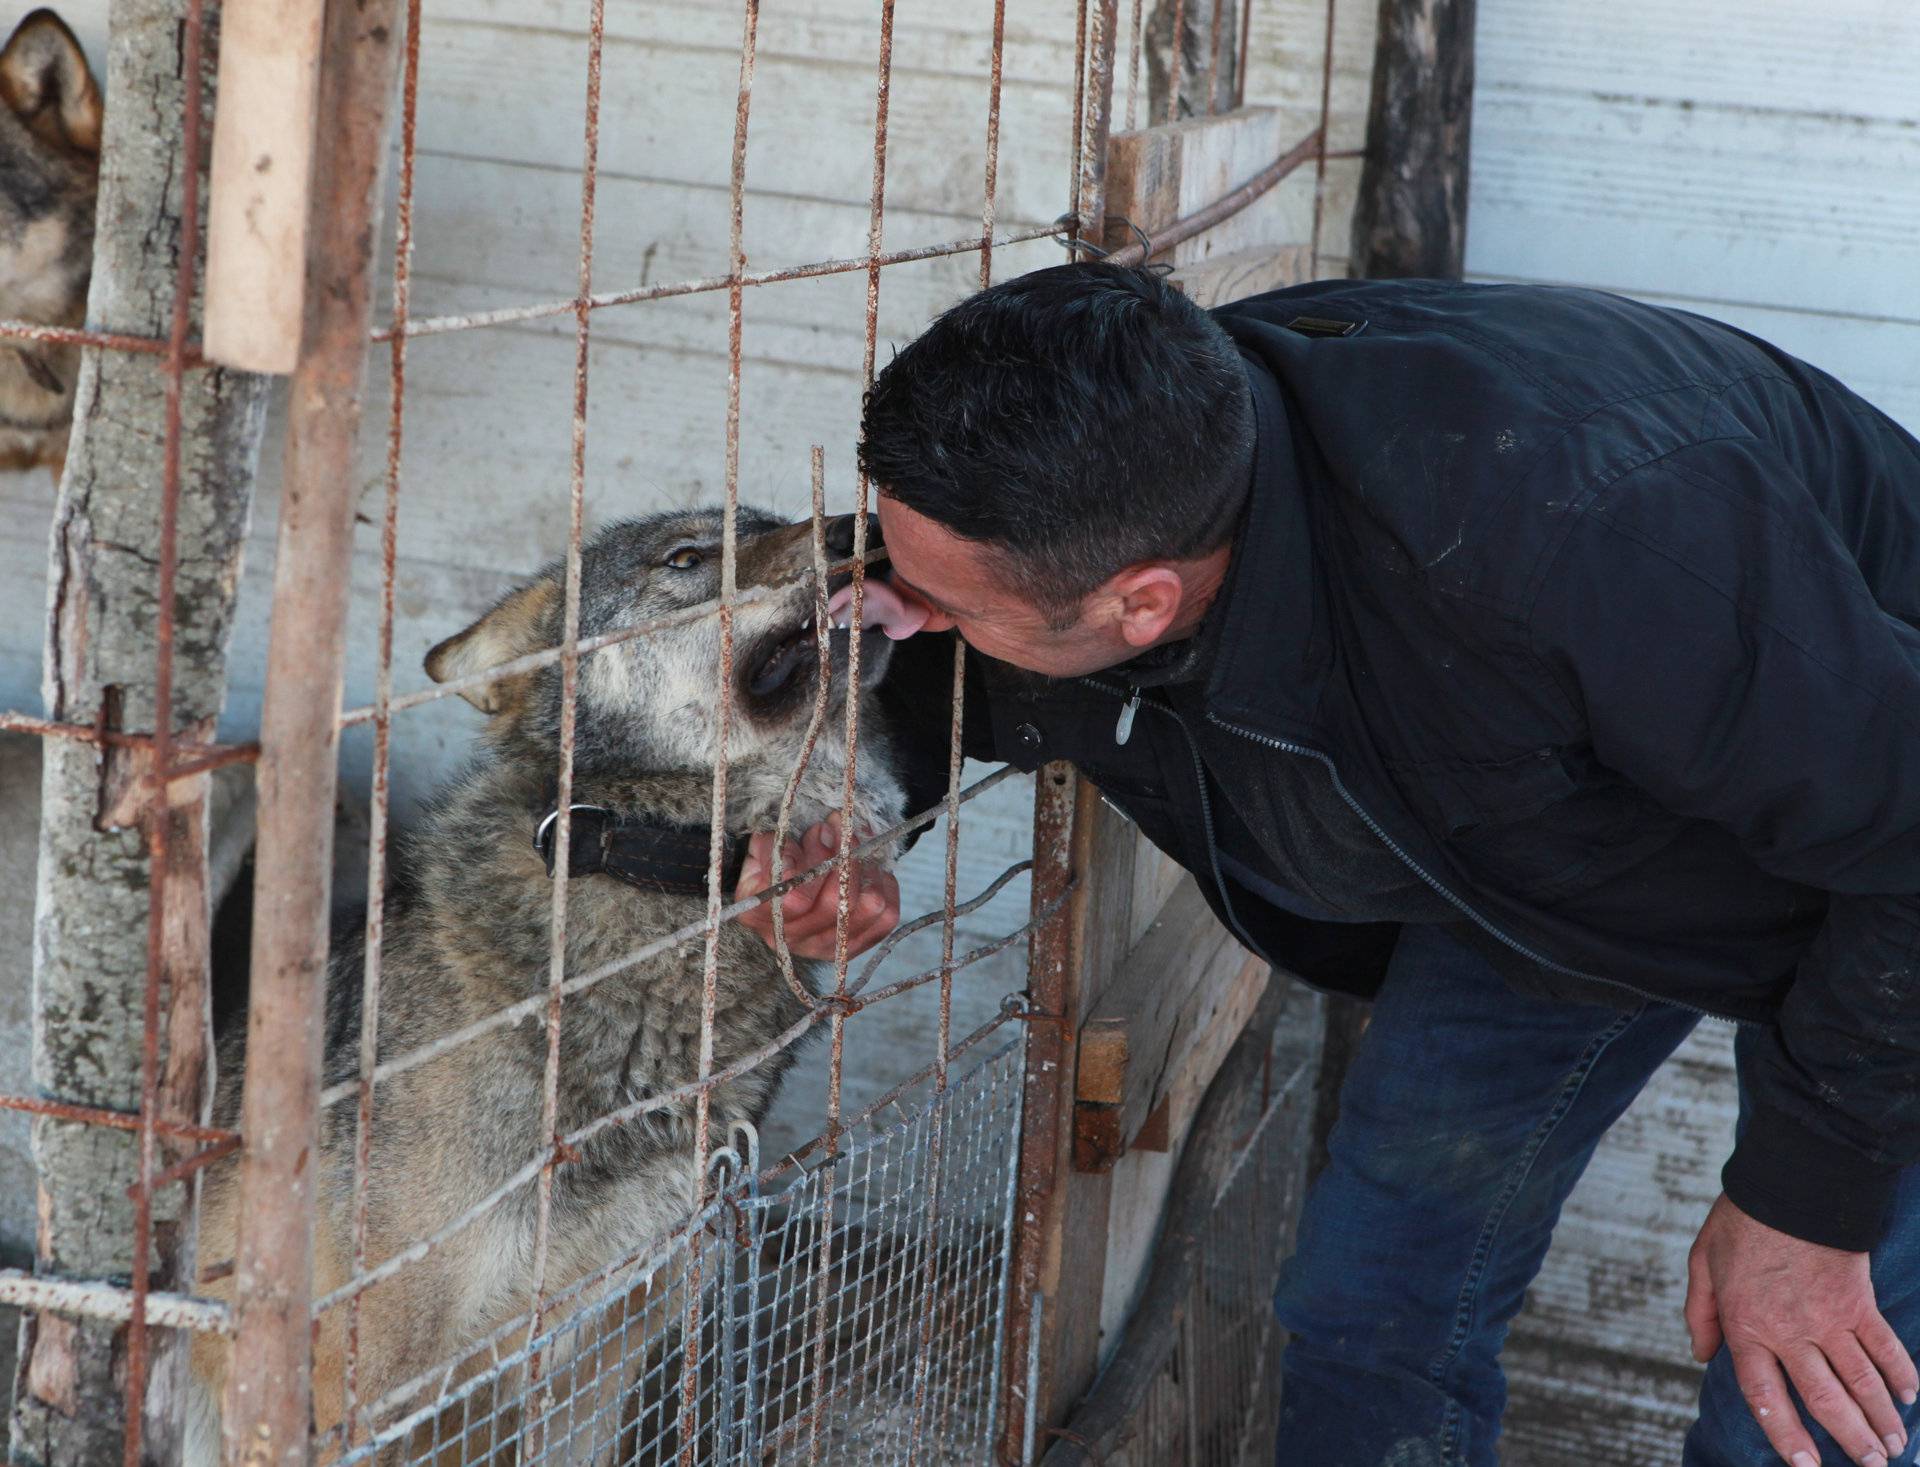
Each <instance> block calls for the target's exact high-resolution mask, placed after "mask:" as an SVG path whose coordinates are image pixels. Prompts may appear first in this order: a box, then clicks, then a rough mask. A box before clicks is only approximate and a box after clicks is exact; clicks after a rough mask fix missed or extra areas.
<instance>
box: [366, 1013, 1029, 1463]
mask: <svg viewBox="0 0 1920 1467" xmlns="http://www.w3.org/2000/svg"><path fill="white" fill-rule="evenodd" d="M1020 1080H1021V1064H1020V1055H1019V1049H1018V1046H1017V1045H1007V1046H1005V1047H1003V1048H1002V1049H1001V1050H1000V1051H999V1052H998V1053H997V1054H995V1055H993V1056H992V1057H990V1058H989V1059H987V1060H985V1061H984V1062H982V1063H981V1064H980V1065H978V1066H976V1067H975V1068H974V1069H973V1070H972V1071H970V1072H969V1073H968V1074H967V1075H966V1076H965V1077H963V1078H961V1079H959V1080H958V1081H957V1082H956V1083H954V1084H953V1085H952V1086H951V1087H950V1088H949V1089H948V1090H947V1091H946V1092H945V1093H944V1094H943V1095H941V1096H939V1097H938V1098H937V1099H935V1100H934V1101H933V1102H932V1103H931V1104H928V1105H926V1106H924V1107H919V1108H916V1109H915V1110H914V1111H913V1112H912V1113H911V1114H910V1115H906V1118H904V1119H900V1120H897V1121H895V1122H893V1123H891V1124H881V1123H879V1122H869V1123H867V1124H866V1125H865V1126H862V1127H860V1128H856V1129H855V1130H852V1131H850V1132H849V1133H848V1135H847V1136H846V1137H845V1138H843V1140H842V1144H841V1146H840V1148H839V1154H838V1156H837V1157H835V1158H834V1159H833V1160H831V1161H828V1162H825V1163H823V1164H822V1165H820V1166H819V1167H817V1168H816V1169H814V1170H812V1171H806V1172H799V1173H798V1174H790V1175H788V1176H787V1177H786V1178H784V1179H782V1178H778V1177H776V1178H775V1179H774V1184H773V1185H770V1186H766V1185H763V1183H762V1181H761V1179H760V1177H759V1175H758V1173H757V1170H756V1166H755V1163H756V1160H757V1158H756V1157H755V1155H754V1154H753V1153H754V1151H755V1150H756V1149H757V1148H755V1147H754V1146H753V1145H752V1144H751V1142H750V1141H749V1139H748V1138H745V1137H744V1136H742V1137H740V1138H737V1139H738V1141H739V1146H738V1148H737V1149H728V1150H725V1151H722V1152H719V1153H717V1154H716V1165H717V1167H718V1168H719V1169H720V1171H721V1173H722V1175H723V1177H724V1182H723V1184H722V1185H721V1186H719V1188H718V1190H717V1196H716V1200H715V1201H714V1202H713V1203H712V1204H711V1205H709V1206H708V1207H707V1208H706V1209H705V1210H704V1211H702V1212H701V1213H700V1214H699V1215H698V1216H697V1217H695V1218H694V1219H693V1220H692V1222H691V1223H690V1225H689V1226H688V1227H687V1228H686V1229H685V1230H683V1231H682V1232H680V1233H679V1234H678V1235H677V1236H676V1237H674V1238H673V1239H672V1240H671V1241H670V1242H668V1243H667V1244H666V1245H665V1246H663V1247H662V1248H661V1249H660V1250H659V1251H658V1252H656V1253H654V1254H653V1255H652V1256H650V1257H648V1258H647V1259H645V1260H643V1261H641V1262H640V1263H638V1264H636V1265H633V1266H630V1267H627V1268H623V1269H620V1270H617V1271H615V1272H614V1273H612V1274H611V1275H605V1276H601V1277H598V1278H595V1279H593V1280H590V1281H589V1282H588V1283H587V1284H586V1285H584V1286H582V1287H580V1288H579V1289H577V1290H576V1291H574V1292H573V1293H571V1294H569V1295H563V1296H559V1297H557V1298H556V1299H554V1300H553V1301H551V1302H550V1304H549V1307H548V1309H547V1311H546V1314H545V1319H546V1321H547V1324H546V1326H545V1327H544V1328H543V1329H542V1331H541V1333H540V1334H539V1335H538V1336H537V1337H536V1338H534V1339H533V1340H532V1341H531V1342H528V1340H527V1339H526V1330H525V1322H524V1321H522V1322H521V1324H520V1327H519V1329H518V1331H517V1332H510V1333H508V1334H506V1335H505V1336H504V1337H501V1338H496V1340H495V1341H494V1342H493V1343H492V1345H491V1346H490V1347H489V1348H487V1349H485V1350H482V1351H480V1352H477V1353H476V1354H475V1355H474V1356H471V1357H469V1359H468V1360H466V1361H465V1362H462V1363H460V1364H458V1365H455V1366H452V1367H450V1368H449V1369H448V1370H447V1371H446V1372H445V1373H444V1375H443V1377H442V1378H441V1380H440V1381H439V1382H438V1383H436V1384H434V1385H430V1386H428V1387H426V1388H425V1389H423V1391H422V1399H420V1400H418V1401H417V1402H416V1403H413V1404H412V1405H411V1408H410V1409H407V1410H406V1411H405V1414H402V1415H399V1416H397V1417H396V1418H395V1419H393V1420H391V1421H389V1422H388V1423H386V1424H385V1425H384V1427H383V1428H382V1429H381V1430H380V1431H379V1432H378V1433H376V1434H375V1435H374V1436H373V1437H372V1438H371V1439H370V1440H369V1441H368V1442H367V1443H366V1444H365V1445H363V1446H361V1447H359V1448H357V1449H355V1450H354V1451H353V1452H352V1453H350V1454H348V1455H346V1456H345V1457H343V1458H341V1459H340V1460H341V1467H349V1464H352V1463H356V1462H367V1463H379V1464H381V1467H402V1464H404V1467H449V1464H452V1463H456V1462H458V1463H462V1464H467V1467H505V1464H509V1463H518V1462H569V1463H573V1462H582V1463H584V1462H593V1463H618V1464H621V1467H629V1464H632V1467H653V1464H664V1463H669V1462H676V1461H693V1462H699V1463H701V1464H713V1467H724V1464H732V1463H739V1464H743V1467H744V1464H748V1463H772V1462H780V1463H800V1462H818V1461H826V1462H832V1463H835V1464H840V1463H862V1462H871V1463H886V1464H894V1463H902V1462H923V1463H928V1464H946V1463H953V1464H959V1463H972V1462H980V1461H984V1460H986V1459H987V1458H988V1457H989V1455H990V1447H991V1442H992V1439H993V1433H994V1428H995V1425H996V1422H995V1419H994V1418H995V1407H996V1400H997V1395H996V1391H995V1389H994V1384H995V1381H996V1379H997V1370H996V1365H997V1360H998V1354H999V1351H1000V1348H1001V1343H1002V1338H1001V1321H1002V1319H1003V1317H1004V1313H1005V1311H1004V1309H1003V1308H1002V1302H1003V1299H1004V1294H1005V1285H1006V1261H1007V1256H1008V1252H1009V1245H1010V1241H1011V1239H1012V1236H1013V1232H1012V1228H1011V1225H1010V1224H1011V1219H1010V1217H1009V1210H1010V1208H1011V1206H1012V1184H1013V1179H1014V1157H1015V1153H1016V1150H1017V1147H1018V1127H1019V1107H1020V1089H1021V1086H1020ZM903 1114H905V1113H903ZM743 1152H744V1154H743ZM827 1218H831V1219H832V1220H833V1221H832V1223H831V1225H830V1227H829V1228H828V1230H827V1231H826V1236H825V1238H824V1239H822V1238H821V1236H820V1233H821V1231H822V1220H823V1219H827ZM823 1243H824V1246H822V1244H823ZM694 1321H697V1326H696V1324H695V1323H694ZM696 1331H697V1332H696ZM530 1379H532V1380H537V1384H536V1385H533V1386H529V1384H528V1382H529V1380H530Z"/></svg>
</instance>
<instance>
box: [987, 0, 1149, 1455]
mask: <svg viewBox="0 0 1920 1467" xmlns="http://www.w3.org/2000/svg"><path fill="white" fill-rule="evenodd" d="M1087 4H1088V5H1090V7H1091V14H1087V6H1086V5H1083V17H1084V18H1085V20H1086V21H1087V24H1086V25H1085V26H1084V32H1085V43H1084V44H1083V46H1082V47H1081V48H1080V53H1079V56H1078V58H1077V63H1076V70H1077V72H1078V74H1079V75H1080V76H1082V77H1084V78H1085V85H1084V89H1083V91H1082V93H1081V94H1080V101H1081V106H1082V110H1083V113H1084V121H1083V122H1081V123H1079V124H1078V125H1077V126H1076V129H1075V135H1076V140H1077V142H1078V143H1079V147H1078V149H1077V151H1076V156H1075V158H1074V177H1073V188H1074V193H1073V202H1074V212H1075V214H1076V215H1077V216H1078V218H1077V223H1076V227H1075V237H1076V238H1079V239H1087V240H1096V241H1097V240H1098V239H1099V238H1100V235H1101V231H1102V229H1103V228H1104V226H1105V222H1106V183H1107V135H1108V131H1109V128H1110V125H1111V120H1112V116H1113V60H1114V41H1115V30H1116V27H1117V22H1118V18H1119V0H1087ZM1175 91H1176V94H1177V91H1178V86H1177V72H1176V86H1175ZM1077 785H1078V777H1077V776H1076V775H1075V773H1074V771H1073V768H1072V766H1070V765H1067V764H1059V763H1055V764H1048V765H1046V766H1044V767H1043V768H1042V769H1041V770H1040V772H1039V773H1038V774H1037V775H1036V776H1035V778H1034V797H1033V891H1032V910H1033V912H1034V915H1035V919H1036V920H1035V923H1034V926H1033V930H1032V933H1031V935H1030V937H1029V939H1028V946H1027V994H1028V999H1029V1006H1030V1008H1032V1009H1033V1010H1036V1011H1038V1013H1039V1014H1041V1015H1044V1016H1050V1017H1052V1018H1055V1019H1057V1020H1059V1022H1052V1023H1034V1024H1030V1025H1029V1026H1028V1028H1027V1045H1026V1080H1025V1084H1024V1087H1023V1091H1022V1098H1021V1124H1020V1159H1019V1165H1018V1178H1017V1181H1016V1184H1015V1185H1016V1201H1015V1209H1014V1211H1015V1216H1016V1218H1017V1219H1018V1222H1017V1236H1016V1237H1015V1240H1014V1247H1013V1258H1012V1262H1011V1263H1010V1265H1009V1267H1008V1273H1007V1292H1006V1306H1005V1308H1006V1316H1007V1318H1006V1343H1005V1347H1004V1350H1003V1353H1002V1356H1001V1370H1002V1375H1001V1380H1000V1381H999V1382H998V1388H999V1390H1000V1393H1001V1401H1002V1409H1001V1412H1000V1430H1001V1436H1000V1442H999V1455H1000V1459H1001V1460H1002V1461H1003V1462H1018V1461H1020V1460H1021V1458H1022V1453H1023V1450H1024V1443H1025V1441H1026V1440H1027V1438H1028V1437H1029V1435H1030V1433H1031V1426H1030V1419H1031V1418H1032V1417H1033V1416H1034V1414H1035V1411H1036V1409H1037V1406H1038V1403H1037V1402H1036V1401H1034V1400H1033V1399H1032V1398H1031V1392H1032V1387H1031V1386H1030V1384H1029V1380H1028V1372H1027V1368H1026V1367H1027V1362H1028V1356H1029V1355H1030V1354H1031V1352H1032V1351H1033V1350H1034V1349H1035V1348H1037V1347H1038V1345H1039V1344H1040V1337H1039V1330H1038V1327H1037V1316H1038V1310H1039V1308H1040V1278H1041V1269H1042V1266H1043V1263H1044V1261H1045V1256H1046V1254H1047V1251H1048V1249H1049V1246H1050V1240H1049V1239H1048V1237H1047V1236H1046V1234H1047V1229H1048V1227H1049V1225H1050V1224H1051V1225H1054V1226H1057V1224H1058V1214H1057V1209H1056V1208H1055V1207H1054V1206H1053V1205H1052V1204H1053V1201H1054V1194H1055V1191H1056V1188H1057V1186H1058V1182H1059V1178H1060V1177H1061V1176H1062V1175H1063V1169H1062V1165H1061V1162H1062V1155H1063V1149H1064V1148H1063V1146H1062V1136H1063V1134H1064V1127H1065V1126H1066V1124H1067V1116H1068V1114H1069V1112H1070V1111H1071V1109H1072V1092H1071V1090H1070V1089H1069V1088H1068V1087H1067V1084H1066V1081H1067V1074H1068V1070H1069V1068H1070V1065H1071V1060H1072V1054H1073V1033H1072V1028H1073V1024H1074V1020H1075V1016H1074V1015H1073V1014H1071V1013H1069V1012H1068V1011H1067V1009H1068V1004H1069V1001H1070V1000H1071V998H1072V996H1073V989H1074V984H1075V973H1074V970H1075V966H1076V962H1077V957H1076V954H1075V952H1074V936H1073V934H1074V929H1075V924H1076V921H1077V916H1078V909H1079V908H1080V907H1081V906H1082V905H1083V903H1084V893H1083V890H1082V888H1081V885H1080V883H1078V882H1077V881H1076V874H1075V871H1074V846H1075V837H1076V831H1075V818H1074V811H1075V807H1076V804H1077V803H1078V797H1077ZM1043 914H1044V915H1043Z"/></svg>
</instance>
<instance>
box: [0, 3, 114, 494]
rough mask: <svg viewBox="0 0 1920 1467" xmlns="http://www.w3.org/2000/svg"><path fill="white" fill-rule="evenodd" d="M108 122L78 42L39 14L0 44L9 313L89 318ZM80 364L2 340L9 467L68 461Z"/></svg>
mask: <svg viewBox="0 0 1920 1467" xmlns="http://www.w3.org/2000/svg"><path fill="white" fill-rule="evenodd" d="M100 122H101V105H100V89H99V87H98V86H96V85H95V84H94V80H93V73H92V72H91V71H89V70H88V69H87V58H86V56H85V54H84V53H83V52H82V51H81V49H80V43H79V42H78V41H76V40H74V38H73V32H72V31H70V30H68V29H67V27H66V25H65V24H64V23H63V22H62V21H61V19H60V17H59V16H57V15H55V14H54V13H53V12H52V11H51V10H36V11H34V12H33V13H32V14H31V15H29V16H28V17H27V18H26V19H25V20H23V21H21V22H20V24H19V25H18V26H16V27H15V28H14V32H13V35H12V36H11V37H10V38H9V39H8V41H7V43H6V46H5V47H4V48H0V317H13V318H16V319H19V320H26V321H33V322H35V323H38V324H41V325H48V326H78V325H79V324H80V323H81V322H82V320H83V319H84V318H85V315H86V305H87V280H88V277H89V276H90V275H91V273H92V270H93V204H94V195H95V193H96V192H97V191H98V185H99V176H100ZM79 360H80V353H79V349H78V348H77V347H71V346H44V345H39V344H36V343H33V342H28V341H23V340H17V339H16V340H7V339H4V338H0V468H28V467H31V466H33V465H35V464H57V463H58V461H59V460H60V459H61V458H62V457H63V456H64V454H65V448H66V438H67V424H68V422H69V421H70V420H71V419H72V416H73V388H74V379H75V377H76V375H77V373H78V367H79Z"/></svg>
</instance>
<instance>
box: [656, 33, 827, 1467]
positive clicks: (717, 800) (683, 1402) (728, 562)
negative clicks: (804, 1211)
mask: <svg viewBox="0 0 1920 1467" xmlns="http://www.w3.org/2000/svg"><path fill="white" fill-rule="evenodd" d="M759 28H760V0H746V14H745V17H744V19H743V20H742V22H741V36H740V82H739V88H738V91H737V93H736V96H735V101H734V114H733V154H732V158H731V161H730V165H729V170H728V190H727V192H728V219H729V223H728V233H727V268H728V273H729V274H730V275H731V276H732V283H731V285H729V287H728V289H727V418H726V471H725V479H726V495H725V505H724V508H723V509H722V511H721V523H720V666H719V672H718V676H719V683H720V686H719V709H718V711H719V718H718V721H717V724H716V728H715V750H716V752H715V757H714V763H713V799H712V813H711V819H710V822H709V824H710V828H709V831H708V836H707V939H706V945H705V949H704V951H703V952H702V954H701V960H700V1058H699V1078H700V1079H702V1080H705V1079H706V1078H707V1077H708V1076H710V1075H711V1074H712V1073H713V1020H714V1012H715V1009H716V1008H717V1006H718V1001H719V987H720V905H721V871H722V869H723V867H724V864H725V852H726V840H727V773H728V771H727V737H728V735H729V733H730V732H731V731H732V725H733V654H734V645H733V602H734V597H735V595H737V594H738V590H739V583H738V570H739V549H740V527H739V521H740V330H741V315H742V298H741V287H740V277H741V275H742V274H744V273H745V271H746V268H747V255H746V247H745V244H744V239H743V233H744V227H745V218H746V186H747V127H748V118H749V115H750V113H751V111H752V108H753V61H754V46H755V42H756V41H757V39H758V36H759ZM815 510H816V513H815V516H814V525H815V530H814V534H815V536H816V538H818V537H819V536H820V534H821V528H820V519H819V515H818V506H817V505H816V506H815ZM856 548H857V547H856ZM816 553H818V552H816ZM822 589H824V588H822ZM817 595H818V592H816V597H817ZM815 625H816V638H817V640H818V641H819V643H820V650H821V658H822V661H821V664H820V665H821V666H822V667H825V666H826V663H825V656H826V638H827V626H826V622H825V621H824V620H822V621H820V622H817V623H816V624H815ZM854 696H856V694H855V693H852V692H850V693H849V694H848V697H849V698H852V697H854ZM817 703H818V700H817V696H816V706H817ZM808 752H809V753H811V749H809V751H808ZM798 784H799V772H798V771H796V773H795V776H794V788H795V789H797V788H798ZM785 939H786V933H785V929H784V928H783V929H782V931H781V942H782V948H783V959H784V963H785V964H786V965H790V964H791V961H792V958H791V955H790V954H786V953H785V952H784V944H785ZM796 986H799V985H798V984H797V982H796ZM712 1119H713V1092H712V1091H711V1090H710V1089H702V1090H701V1091H700V1093H699V1095H698V1096H697V1097H696V1098H695V1100H694V1109H693V1175H694V1177H695V1178H696V1179H697V1180H696V1182H695V1186H696V1187H697V1188H698V1189H699V1190H698V1192H697V1195H696V1197H695V1205H696V1207H698V1206H699V1205H700V1204H702V1203H704V1202H705V1201H706V1197H707V1187H708V1183H709V1178H708V1174H707V1160H708V1156H709V1153H710V1149H711V1138H710V1137H709V1136H708V1134H707V1128H708V1126H709V1125H711V1123H712ZM701 1261H702V1256H701V1255H700V1254H698V1253H696V1254H695V1255H694V1257H693V1264H692V1268H691V1271H690V1274H689V1278H688V1281H687V1306H686V1314H685V1320H686V1323H685V1331H684V1333H683V1335H682V1338H683V1339H691V1340H698V1339H699V1338H700V1290H701V1279H700V1266H701ZM695 1355H696V1360H697V1357H698V1347H697V1346H696V1350H695ZM680 1385H681V1389H680V1467H694V1453H695V1451H696V1450H697V1448H698V1442H699V1431H698V1429H697V1427H696V1425H695V1423H696V1421H697V1420H698V1417H699V1405H700V1370H699V1368H698V1365H697V1364H696V1365H695V1366H693V1367H692V1368H685V1369H683V1370H682V1371H681V1383H680Z"/></svg>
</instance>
